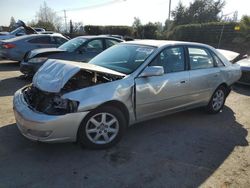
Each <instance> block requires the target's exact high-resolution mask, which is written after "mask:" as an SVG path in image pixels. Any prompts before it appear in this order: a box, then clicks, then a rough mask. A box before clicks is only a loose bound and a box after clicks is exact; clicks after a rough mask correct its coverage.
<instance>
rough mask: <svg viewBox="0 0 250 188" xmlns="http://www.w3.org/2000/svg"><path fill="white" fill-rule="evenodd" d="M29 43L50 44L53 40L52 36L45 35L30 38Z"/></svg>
mask: <svg viewBox="0 0 250 188" xmlns="http://www.w3.org/2000/svg"><path fill="white" fill-rule="evenodd" d="M29 43H34V44H50V43H52V41H51V40H50V37H48V36H44V37H37V38H34V39H31V40H29Z"/></svg>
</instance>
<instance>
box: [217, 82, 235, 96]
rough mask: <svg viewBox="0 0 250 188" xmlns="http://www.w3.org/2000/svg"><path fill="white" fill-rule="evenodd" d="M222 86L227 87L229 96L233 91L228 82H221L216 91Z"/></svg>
mask: <svg viewBox="0 0 250 188" xmlns="http://www.w3.org/2000/svg"><path fill="white" fill-rule="evenodd" d="M221 86H222V87H224V88H225V89H226V97H227V96H228V95H229V93H230V91H231V88H230V86H229V85H228V84H227V83H226V82H223V83H221V84H220V85H219V86H218V87H217V88H216V89H215V90H214V91H216V90H217V89H218V88H219V87H221Z"/></svg>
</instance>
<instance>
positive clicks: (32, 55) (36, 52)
mask: <svg viewBox="0 0 250 188" xmlns="http://www.w3.org/2000/svg"><path fill="white" fill-rule="evenodd" d="M64 51H65V50H62V49H59V48H40V49H35V50H32V51H31V52H30V53H29V57H28V58H32V57H34V56H36V55H37V54H42V53H46V52H64Z"/></svg>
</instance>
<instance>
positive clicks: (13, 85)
mask: <svg viewBox="0 0 250 188" xmlns="http://www.w3.org/2000/svg"><path fill="white" fill-rule="evenodd" d="M29 83H31V80H26V79H21V78H20V77H12V78H7V79H3V80H1V81H0V97H4V96H12V95H14V93H15V92H16V91H17V90H18V89H20V88H22V87H23V86H25V85H27V84H29Z"/></svg>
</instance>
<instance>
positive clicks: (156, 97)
mask: <svg viewBox="0 0 250 188" xmlns="http://www.w3.org/2000/svg"><path fill="white" fill-rule="evenodd" d="M240 76H241V71H240V66H239V65H237V64H231V63H230V62H229V61H228V60H227V59H226V58H225V57H224V56H223V55H222V54H221V53H219V52H218V51H217V50H216V49H214V48H213V47H210V46H208V45H204V44H198V43H191V42H174V41H172V42H171V41H156V40H140V41H131V42H125V43H120V44H118V45H114V46H113V47H111V48H109V49H107V50H105V51H104V52H102V53H101V54H99V55H98V56H96V57H95V58H93V59H92V60H91V61H90V62H89V63H78V62H71V61H63V60H53V59H50V60H48V61H47V62H46V63H45V64H44V65H43V66H42V67H41V68H40V69H39V70H38V72H37V73H36V74H35V75H34V77H33V81H32V85H30V86H26V87H24V88H22V89H20V90H18V91H17V92H16V93H15V95H14V99H13V100H14V101H13V103H14V113H15V118H16V123H17V126H18V128H19V130H20V131H21V133H22V134H23V135H24V136H25V137H27V138H29V139H31V140H36V141H37V140H38V141H42V142H63V141H76V140H78V141H79V142H80V143H81V144H82V145H83V146H86V147H89V148H106V147H110V146H112V145H114V144H115V143H117V142H118V141H119V140H120V139H121V137H122V135H123V134H124V131H125V129H126V128H127V126H130V125H132V124H134V123H136V122H140V121H144V120H147V119H151V118H155V117H158V116H162V115H166V114H170V113H174V112H178V111H182V110H186V109H191V108H196V107H201V106H204V107H205V108H206V109H207V111H208V112H209V113H218V112H220V111H221V109H222V108H223V106H224V102H225V100H226V97H227V96H228V94H229V92H230V86H231V85H232V84H233V83H234V82H236V81H237V80H238V79H239V78H240Z"/></svg>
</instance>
